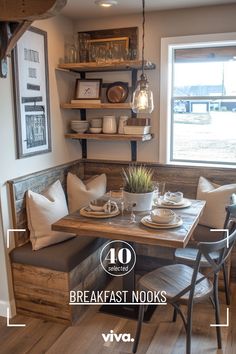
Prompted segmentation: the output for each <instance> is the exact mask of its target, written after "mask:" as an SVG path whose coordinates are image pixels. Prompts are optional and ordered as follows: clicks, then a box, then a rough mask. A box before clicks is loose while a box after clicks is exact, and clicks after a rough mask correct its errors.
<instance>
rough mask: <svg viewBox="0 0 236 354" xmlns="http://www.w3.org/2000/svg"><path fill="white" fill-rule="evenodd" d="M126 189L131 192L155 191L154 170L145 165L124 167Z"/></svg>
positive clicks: (123, 175)
mask: <svg viewBox="0 0 236 354" xmlns="http://www.w3.org/2000/svg"><path fill="white" fill-rule="evenodd" d="M122 177H123V181H124V190H125V191H126V192H129V193H149V192H153V190H154V185H153V182H152V177H153V170H152V169H150V168H148V167H146V166H144V165H140V166H137V165H131V166H129V167H128V168H123V169H122Z"/></svg>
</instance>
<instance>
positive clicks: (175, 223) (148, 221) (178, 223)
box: [141, 215, 183, 229]
mask: <svg viewBox="0 0 236 354" xmlns="http://www.w3.org/2000/svg"><path fill="white" fill-rule="evenodd" d="M141 223H142V224H143V225H145V226H148V227H151V228H153V229H173V228H175V227H179V226H181V225H182V224H183V220H182V219H181V217H180V216H176V218H175V219H174V220H173V221H171V222H170V223H169V224H158V223H156V222H154V221H152V219H151V216H150V215H146V216H144V217H143V218H142V219H141Z"/></svg>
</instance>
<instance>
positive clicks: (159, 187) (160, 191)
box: [153, 181, 166, 205]
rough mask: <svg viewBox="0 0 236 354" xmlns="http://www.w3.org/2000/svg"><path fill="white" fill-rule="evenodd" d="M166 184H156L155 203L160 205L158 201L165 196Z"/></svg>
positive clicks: (162, 182)
mask: <svg viewBox="0 0 236 354" xmlns="http://www.w3.org/2000/svg"><path fill="white" fill-rule="evenodd" d="M165 187H166V183H165V182H164V181H161V182H154V197H153V203H154V204H155V205H156V204H158V200H159V198H160V197H163V196H164V194H165Z"/></svg>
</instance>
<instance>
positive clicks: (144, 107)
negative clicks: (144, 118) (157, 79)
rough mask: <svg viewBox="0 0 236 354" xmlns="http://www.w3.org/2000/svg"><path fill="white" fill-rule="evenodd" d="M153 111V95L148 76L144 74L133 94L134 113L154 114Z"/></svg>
mask: <svg viewBox="0 0 236 354" xmlns="http://www.w3.org/2000/svg"><path fill="white" fill-rule="evenodd" d="M153 109H154V104H153V94H152V91H151V90H150V88H149V86H148V81H147V78H146V76H145V75H144V74H142V75H141V78H140V80H139V81H138V82H137V87H136V89H135V91H134V93H133V100H132V111H133V112H134V113H152V111H153Z"/></svg>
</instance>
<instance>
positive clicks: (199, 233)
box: [192, 224, 223, 242]
mask: <svg viewBox="0 0 236 354" xmlns="http://www.w3.org/2000/svg"><path fill="white" fill-rule="evenodd" d="M210 230H211V229H210V227H207V226H204V225H200V224H198V225H197V227H196V229H195V230H194V232H193V236H192V239H194V241H197V242H208V241H218V240H220V239H221V238H222V237H223V233H222V232H220V231H210Z"/></svg>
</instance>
